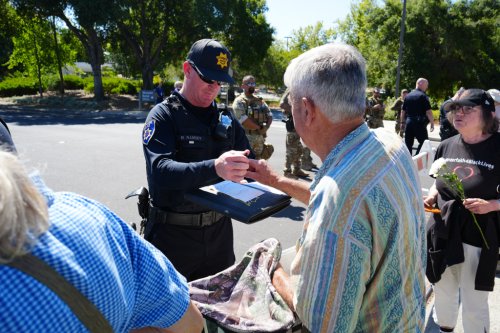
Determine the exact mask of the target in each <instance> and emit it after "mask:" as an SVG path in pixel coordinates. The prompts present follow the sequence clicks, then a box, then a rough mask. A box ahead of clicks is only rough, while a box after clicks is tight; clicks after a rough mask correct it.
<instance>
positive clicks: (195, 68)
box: [188, 61, 221, 86]
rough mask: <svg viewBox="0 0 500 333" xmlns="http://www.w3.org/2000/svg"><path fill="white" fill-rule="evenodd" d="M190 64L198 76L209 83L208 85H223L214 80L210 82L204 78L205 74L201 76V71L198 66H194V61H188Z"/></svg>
mask: <svg viewBox="0 0 500 333" xmlns="http://www.w3.org/2000/svg"><path fill="white" fill-rule="evenodd" d="M188 63H189V64H190V65H191V67H193V69H194V71H195V72H196V74H198V76H199V77H200V79H201V80H202V81H203V82H205V83H207V84H214V83H217V84H218V85H219V86H220V84H221V82H220V81H214V80H210V79H209V78H207V77H206V76H204V75H203V74H201V72H200V70H199V69H198V67H196V65H195V64H194V62H192V61H188Z"/></svg>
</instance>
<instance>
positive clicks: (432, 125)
mask: <svg viewBox="0 0 500 333" xmlns="http://www.w3.org/2000/svg"><path fill="white" fill-rule="evenodd" d="M429 130H430V131H431V132H434V123H431V127H430V129H429Z"/></svg>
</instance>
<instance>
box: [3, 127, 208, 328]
mask: <svg viewBox="0 0 500 333" xmlns="http://www.w3.org/2000/svg"><path fill="white" fill-rule="evenodd" d="M0 126H1V124H0ZM0 145H1V142H0ZM0 165H1V166H2V167H1V168H0V221H1V223H0V331H1V332H44V333H47V332H87V329H86V328H85V326H84V325H83V323H82V322H80V321H79V319H77V317H76V316H75V314H74V313H73V312H72V311H71V310H70V308H69V307H68V306H67V304H66V303H64V302H63V301H62V299H60V298H59V296H58V295H56V294H55V293H54V292H52V291H51V290H50V289H48V287H47V286H45V285H43V284H41V283H39V282H38V281H37V280H35V279H34V278H33V277H31V276H29V275H26V274H25V273H23V272H21V271H19V270H17V269H16V268H12V267H10V266H6V265H5V263H7V262H8V261H10V260H12V259H13V258H14V257H18V256H21V255H23V254H25V253H27V252H30V253H31V254H33V255H34V256H36V257H37V258H39V259H41V260H42V261H43V262H45V263H46V264H48V265H49V266H51V267H52V268H53V269H55V270H56V271H57V272H58V273H59V274H60V275H61V276H63V277H64V278H65V279H66V280H67V281H68V282H69V283H71V284H72V285H73V286H74V287H76V288H77V289H78V290H79V291H80V292H81V293H82V294H83V295H84V296H85V297H86V298H88V300H89V301H91V302H92V303H93V304H94V305H95V306H96V307H97V309H98V310H99V311H100V312H101V313H102V314H103V315H104V317H105V318H106V320H107V321H108V323H109V324H110V325H111V327H112V329H113V331H114V332H130V331H133V332H147V331H153V330H154V331H155V332H182V333H185V332H190V333H191V332H193V333H194V332H196V333H199V332H201V330H202V317H201V314H200V313H199V311H198V310H197V309H196V307H195V306H194V305H193V303H191V302H190V299H189V292H188V287H187V283H186V279H185V278H184V277H183V276H182V275H180V274H179V273H178V272H177V271H176V270H175V268H174V267H173V265H172V264H171V263H170V261H169V260H168V259H167V258H166V257H165V256H164V255H163V254H162V253H161V252H160V251H158V250H156V249H155V248H154V247H153V246H152V245H151V244H149V243H147V242H146V241H144V240H143V239H142V238H141V237H140V236H139V235H138V234H137V233H136V232H135V231H134V230H133V229H132V228H130V227H129V226H128V225H127V224H126V223H125V222H124V221H123V220H121V219H120V218H119V217H118V216H116V215H115V214H114V213H113V212H111V211H110V210H109V209H107V208H106V207H104V206H103V205H102V204H100V203H98V202H96V201H93V200H91V199H88V198H85V197H83V196H80V195H77V194H74V193H69V192H53V191H51V190H50V189H48V188H47V187H46V186H45V185H44V183H43V181H42V179H41V178H40V176H39V175H38V174H31V175H29V176H28V173H27V172H26V171H25V169H24V167H23V165H22V164H21V162H20V161H19V159H18V157H17V156H16V155H14V154H13V153H10V152H6V151H3V150H1V149H0Z"/></svg>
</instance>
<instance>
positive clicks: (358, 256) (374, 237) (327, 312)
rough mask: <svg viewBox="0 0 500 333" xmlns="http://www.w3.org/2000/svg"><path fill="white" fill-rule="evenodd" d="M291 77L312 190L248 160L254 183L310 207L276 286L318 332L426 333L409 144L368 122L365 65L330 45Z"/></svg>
mask: <svg viewBox="0 0 500 333" xmlns="http://www.w3.org/2000/svg"><path fill="white" fill-rule="evenodd" d="M284 79H285V84H286V86H287V87H288V88H289V89H290V100H291V104H292V114H293V119H294V123H295V128H296V130H297V133H298V134H299V135H300V137H301V138H302V140H303V141H304V143H305V144H306V145H307V146H308V147H310V148H311V150H312V151H313V152H314V153H316V154H317V155H318V156H319V157H320V158H321V160H322V162H323V165H322V166H321V168H320V169H319V171H318V172H317V174H316V177H315V179H314V181H313V182H312V184H311V185H310V187H309V186H308V183H306V182H302V181H300V180H294V179H290V178H286V177H284V176H282V175H280V174H278V173H277V172H275V171H273V170H272V169H271V168H270V167H269V165H268V164H267V163H266V162H265V161H263V160H260V161H255V160H251V161H250V168H249V171H248V172H247V176H248V177H250V178H253V179H256V180H258V181H260V182H262V183H265V184H268V185H271V186H273V187H276V188H278V189H280V190H283V191H285V192H287V193H288V194H290V195H292V196H293V197H295V198H297V199H298V200H300V201H302V202H304V203H306V204H307V205H308V207H307V212H306V214H305V216H306V217H305V224H304V229H303V233H302V236H301V237H300V239H299V241H298V243H297V253H296V255H295V258H294V259H293V262H292V264H291V268H290V275H289V274H288V273H286V272H285V270H284V269H283V267H278V268H277V269H276V270H275V272H274V274H273V277H272V282H273V285H274V286H275V287H276V289H277V290H278V292H279V293H280V294H281V295H282V296H283V297H284V299H285V300H286V302H287V303H288V305H289V306H290V307H291V308H292V309H294V310H295V311H296V313H297V315H298V316H299V318H300V319H301V320H302V322H303V325H304V326H305V327H306V328H307V329H308V330H309V331H311V332H354V331H356V332H391V333H392V332H422V331H423V328H424V314H425V307H424V304H425V297H424V294H425V283H424V281H425V271H424V267H425V262H426V252H425V243H426V242H425V213H424V209H423V208H424V207H423V202H422V193H421V186H420V183H419V178H418V175H417V172H416V170H415V168H414V166H413V162H412V159H411V156H410V154H409V153H408V151H407V149H406V147H405V146H404V145H403V143H402V141H401V140H400V139H398V137H397V136H396V135H395V134H394V133H390V132H388V131H384V130H383V129H376V130H370V129H369V128H368V127H367V125H366V124H365V123H364V121H363V115H364V111H365V89H366V72H365V60H364V59H363V57H362V56H361V54H360V53H359V52H358V51H357V50H356V49H355V48H354V47H352V46H349V45H345V44H327V45H323V46H319V47H316V48H314V49H311V50H309V51H307V52H305V53H304V54H302V55H301V56H299V57H298V58H296V59H294V60H293V61H292V62H291V63H290V65H289V66H288V68H287V70H286V73H285V77H284Z"/></svg>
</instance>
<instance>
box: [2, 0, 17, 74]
mask: <svg viewBox="0 0 500 333" xmlns="http://www.w3.org/2000/svg"><path fill="white" fill-rule="evenodd" d="M17 21H18V16H17V14H16V11H15V9H14V8H13V7H12V5H11V4H10V3H9V1H8V0H0V45H2V47H0V78H1V77H2V76H4V75H5V74H7V66H6V63H7V61H8V60H9V57H10V54H11V53H12V51H13V49H14V43H13V42H12V37H15V36H16V35H17V34H18V24H17Z"/></svg>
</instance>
